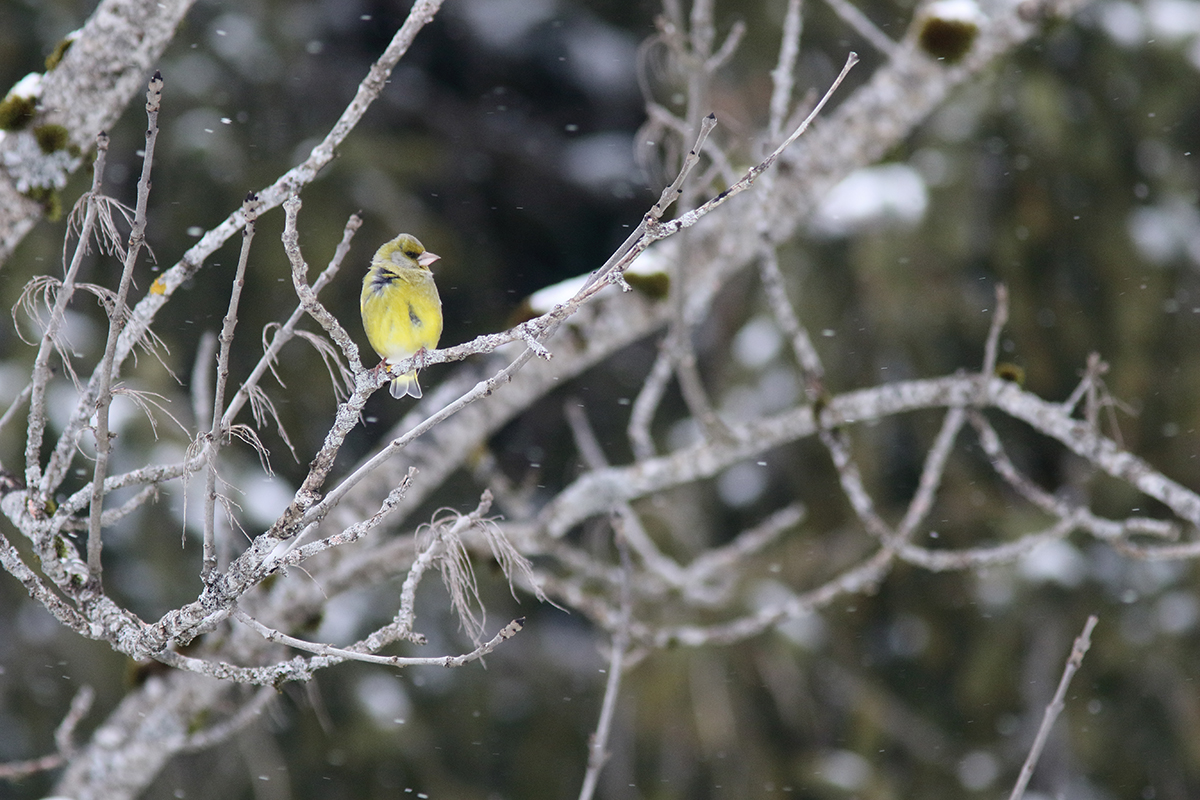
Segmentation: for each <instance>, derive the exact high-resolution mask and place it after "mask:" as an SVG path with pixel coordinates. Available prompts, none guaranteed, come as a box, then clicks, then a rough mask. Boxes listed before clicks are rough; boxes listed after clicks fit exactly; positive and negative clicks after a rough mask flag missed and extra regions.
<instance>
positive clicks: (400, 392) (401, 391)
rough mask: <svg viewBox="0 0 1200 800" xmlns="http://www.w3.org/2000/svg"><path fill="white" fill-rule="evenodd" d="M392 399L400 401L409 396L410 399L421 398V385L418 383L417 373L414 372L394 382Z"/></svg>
mask: <svg viewBox="0 0 1200 800" xmlns="http://www.w3.org/2000/svg"><path fill="white" fill-rule="evenodd" d="M391 392H392V397H394V398H396V399H397V400H399V399H400V398H401V397H404V396H405V395H408V396H409V397H416V398H418V399H420V397H421V384H419V383H417V372H416V370H413V371H412V372H409V373H406V374H404V375H401V376H400V377H399V378H395V379H393V380H392V388H391Z"/></svg>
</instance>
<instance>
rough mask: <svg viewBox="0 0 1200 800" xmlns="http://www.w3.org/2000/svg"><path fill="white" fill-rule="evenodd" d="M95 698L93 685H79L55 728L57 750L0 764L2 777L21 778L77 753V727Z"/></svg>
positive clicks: (56, 765)
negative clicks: (69, 705)
mask: <svg viewBox="0 0 1200 800" xmlns="http://www.w3.org/2000/svg"><path fill="white" fill-rule="evenodd" d="M95 699H96V692H95V691H94V690H93V689H92V687H91V686H81V687H79V691H78V692H76V693H75V696H74V697H73V698H71V707H70V709H68V711H67V713H66V716H64V717H63V719H62V722H60V723H59V724H58V727H57V728H56V729H55V730H54V746H55V748H57V749H56V750H55V752H53V753H49V754H47V755H44V756H42V757H41V758H33V759H30V760H28V761H13V762H10V763H7V764H0V778H2V779H4V780H10V781H11V780H20V779H21V778H26V777H28V776H30V775H34V774H36V773H38V772H46V771H48V770H52V769H57V768H59V767H61V766H62V765H63V764H64V763H65V762H66V761H67V759H69V758H70V757H71V756H72V755H73V754H74V753H75V750H76V746H75V742H74V741H73V739H74V738H75V729H76V728H77V727H79V723H80V722H81V721H82V720H83V718H84V717H85V716H86V715H87V713H88V711H90V710H91V708H92V701H93V700H95Z"/></svg>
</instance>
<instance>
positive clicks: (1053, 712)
mask: <svg viewBox="0 0 1200 800" xmlns="http://www.w3.org/2000/svg"><path fill="white" fill-rule="evenodd" d="M1098 621H1099V620H1098V618H1097V617H1096V615H1095V614H1092V615H1091V616H1090V617H1088V618H1087V622H1086V623H1085V624H1084V626H1083V633H1081V634H1079V637H1078V638H1077V639H1076V640H1075V646H1074V647H1072V648H1071V655H1070V657H1069V658H1068V659H1067V665H1066V667H1064V668H1063V674H1062V678H1061V679H1059V681H1058V691H1056V692H1055V693H1054V699H1053V700H1051V701H1050V705H1048V706H1046V711H1045V713H1044V714H1043V715H1042V724H1041V727H1039V728H1038V732H1037V736H1036V737H1035V738H1034V740H1033V746H1032V747H1031V748H1029V755H1028V756H1026V758H1025V764H1024V765H1023V766H1022V767H1021V774H1020V776H1018V778H1017V785H1016V786H1014V787H1013V790H1012V794H1010V795H1009V796H1008V800H1021V798H1022V797H1024V796H1025V787H1026V786H1027V785H1028V784H1029V779H1030V778H1032V777H1033V769H1034V767H1035V766H1037V761H1038V758H1039V757H1041V755H1042V749H1043V748H1044V747H1045V746H1046V739H1047V738H1048V737H1049V736H1050V729H1051V728H1052V727H1053V726H1054V721H1055V720H1056V719H1058V715H1059V714H1061V713H1062V710H1063V705H1064V701H1065V700H1066V697H1067V687H1069V686H1070V685H1071V678H1073V677H1075V673H1076V672H1077V671H1078V670H1079V667H1080V665H1081V664H1083V657H1084V656H1085V655H1087V651H1088V648H1089V647H1091V646H1092V629H1093V628H1095V627H1096V623H1097V622H1098Z"/></svg>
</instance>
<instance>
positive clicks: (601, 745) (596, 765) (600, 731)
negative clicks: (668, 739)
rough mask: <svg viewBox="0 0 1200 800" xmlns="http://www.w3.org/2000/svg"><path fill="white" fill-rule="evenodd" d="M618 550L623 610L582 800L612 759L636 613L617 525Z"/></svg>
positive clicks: (626, 554) (630, 569)
mask: <svg viewBox="0 0 1200 800" xmlns="http://www.w3.org/2000/svg"><path fill="white" fill-rule="evenodd" d="M614 531H615V533H616V537H615V538H616V545H617V552H618V553H619V554H620V558H621V611H620V614H621V616H620V619H619V620H618V623H617V628H616V630H615V631H614V632H613V636H612V644H611V645H610V648H611V651H610V653H609V658H608V678H607V679H606V680H605V682H604V700H603V702H601V704H600V719H599V720H598V721H597V722H596V732H595V733H593V734H592V737H591V742H590V744H589V746H588V767H587V772H586V773H585V774H584V776H583V785H582V786H581V787H580V789H579V800H591V798H592V795H593V794H595V792H596V784H597V782H598V781H599V780H600V770H601V769H603V768H604V764H605V762H606V761H608V738H609V735H610V734H611V732H612V720H613V715H614V714H615V713H616V710H617V697H618V696H619V695H620V692H621V676H622V674H623V673H624V671H625V653H626V651H627V650H628V649H629V623H630V621H631V618H632V616H633V602H632V592H631V591H630V584H631V583H632V580H633V565H632V564H631V563H630V560H629V549H628V548H627V547H626V546H625V543H624V541H623V538H622V535H621V531H620V527H619V526H618V527H615V528H614Z"/></svg>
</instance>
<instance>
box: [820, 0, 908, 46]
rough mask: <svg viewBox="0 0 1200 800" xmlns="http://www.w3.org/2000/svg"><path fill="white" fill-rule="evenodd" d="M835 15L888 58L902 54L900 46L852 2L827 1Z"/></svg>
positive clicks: (846, 0)
mask: <svg viewBox="0 0 1200 800" xmlns="http://www.w3.org/2000/svg"><path fill="white" fill-rule="evenodd" d="M825 2H826V3H827V4H828V5H829V7H830V8H832V9H833V13H835V14H837V15H838V16H839V17H841V18H842V21H843V22H845V23H846V24H847V25H849V26H850V27H851V28H854V30H855V31H857V32H858V34H859V36H862V37H863V38H864V39H866V40H867V41H868V42H870V43H871V44H872V45H873V46H874V47H875V49H876V50H878V51H879V52H881V53H883V54H884V55H885V56H887V57H888V58H894V57H896V56H897V55H898V54H899V53H900V50H901V48H900V45H899V44H897V43H896V42H895V41H893V40H892V39H890V38H889V37H888V35H887V34H886V33H884V32H883V31H881V30H879V28H878V27H877V26H876V25H875V23H874V22H871V20H870V19H869V18H868V17H867V15H866V14H864V13H863V12H861V11H859V10H858V7H857V6H855V5H854V4H852V3H851V2H850V0H825Z"/></svg>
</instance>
